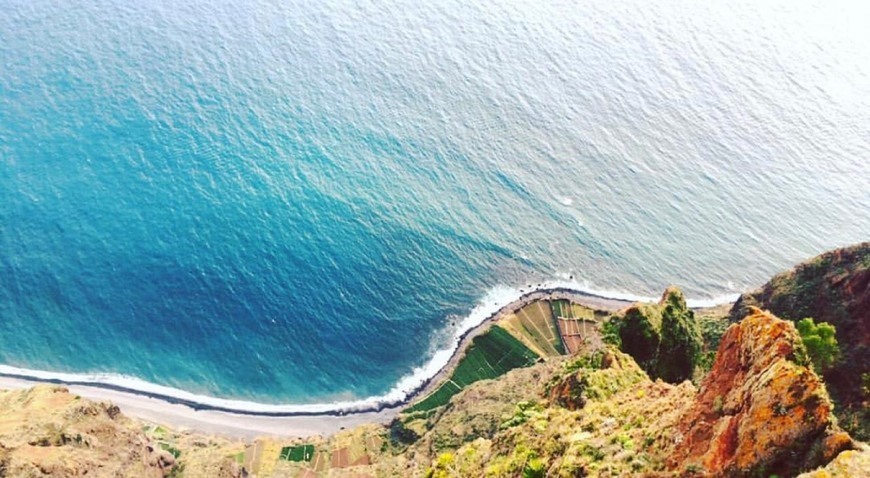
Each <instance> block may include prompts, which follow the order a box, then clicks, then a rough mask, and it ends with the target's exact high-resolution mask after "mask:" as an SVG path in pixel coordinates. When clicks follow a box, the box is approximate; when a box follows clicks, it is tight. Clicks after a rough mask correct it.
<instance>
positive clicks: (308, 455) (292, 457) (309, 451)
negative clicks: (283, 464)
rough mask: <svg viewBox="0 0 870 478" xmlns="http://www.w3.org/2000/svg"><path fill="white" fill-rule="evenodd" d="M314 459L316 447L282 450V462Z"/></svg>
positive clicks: (306, 446)
mask: <svg viewBox="0 0 870 478" xmlns="http://www.w3.org/2000/svg"><path fill="white" fill-rule="evenodd" d="M313 457H314V445H298V446H285V447H284V448H281V456H280V458H281V459H282V460H287V461H311V459H312V458H313Z"/></svg>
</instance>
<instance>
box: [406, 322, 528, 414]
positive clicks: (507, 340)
mask: <svg viewBox="0 0 870 478" xmlns="http://www.w3.org/2000/svg"><path fill="white" fill-rule="evenodd" d="M538 358H539V356H538V354H536V353H534V352H532V351H531V350H530V349H529V348H528V347H526V346H525V345H523V343H522V342H520V341H519V340H517V339H516V338H515V337H514V336H512V335H511V334H510V333H509V332H508V331H506V330H505V329H503V328H501V327H499V326H497V325H496V326H493V327H492V328H490V329H489V330H488V331H486V332H484V333H483V334H481V335H478V336H477V337H475V338H474V340H472V342H471V345H470V346H469V347H468V350H467V351H466V353H465V356H464V357H462V359H461V360H460V361H459V364H458V365H457V366H456V370H454V371H453V374H451V375H450V378H449V379H448V380H447V381H446V382H444V383H443V384H442V385H441V386H440V387H438V389H437V390H435V391H434V392H432V394H430V395H429V396H427V397H425V398H424V399H422V400H421V401H419V402H417V403H416V404H415V405H414V406H412V407H410V408H408V409H407V410H406V412H418V411H426V410H432V409H434V408H437V407H440V406H442V405H446V404H447V402H448V401H450V397H452V396H454V395H456V394H457V393H459V392H460V391H461V390H462V389H463V388H465V387H466V386H468V385H470V384H472V383H474V382H477V381H478V380H485V379H492V378H496V377H500V376H502V375H504V374H505V373H507V372H508V371H510V370H513V369H515V368H519V367H527V366H529V365H531V364H533V363H535V361H536V360H537V359H538Z"/></svg>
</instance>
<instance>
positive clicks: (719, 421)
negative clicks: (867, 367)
mask: <svg viewBox="0 0 870 478" xmlns="http://www.w3.org/2000/svg"><path fill="white" fill-rule="evenodd" d="M750 312H751V313H750V315H749V316H748V317H746V318H745V319H743V320H742V321H741V322H740V323H738V324H735V325H732V326H731V327H730V328H729V329H728V330H727V332H726V333H725V336H724V337H723V338H722V342H721V344H720V346H719V350H718V353H717V356H716V361H715V362H714V364H713V368H712V370H711V371H710V374H709V375H708V376H707V377H706V379H705V380H704V381H703V383H702V385H701V390H700V392H699V393H698V396H697V397H696V399H695V402H694V405H693V406H692V407H691V409H690V410H689V411H688V413H687V414H686V415H685V416H684V417H683V419H682V420H681V421H680V422H681V425H680V433H681V435H682V440H681V441H680V443H679V445H678V446H677V448H676V449H675V450H674V453H673V455H672V456H671V458H670V460H669V466H670V467H671V468H672V469H675V470H678V471H684V472H686V471H692V470H694V471H700V472H701V473H702V474H710V475H715V476H769V475H771V474H776V475H780V476H793V475H795V474H796V473H797V472H800V471H802V470H807V469H812V468H815V467H818V466H820V465H824V464H825V463H827V461H830V460H831V459H833V458H834V457H835V456H837V454H838V453H839V452H840V451H842V450H844V449H846V448H849V447H851V446H852V442H851V440H850V439H849V437H848V435H845V434H844V433H841V432H840V433H838V432H837V430H836V426H835V425H834V423H833V417H832V415H831V412H832V405H831V402H830V400H829V399H828V394H827V392H826V390H825V386H824V384H823V383H822V381H821V380H820V379H819V378H818V377H817V376H816V375H815V373H813V371H812V370H811V369H810V368H808V367H807V363H806V357H805V354H804V352H803V350H802V347H803V345H802V343H801V341H800V337H799V336H798V333H797V331H796V330H795V328H794V325H793V324H792V323H791V322H788V321H784V320H780V319H778V318H776V317H774V316H773V315H771V314H770V313H767V312H762V311H760V310H758V309H751V310H750Z"/></svg>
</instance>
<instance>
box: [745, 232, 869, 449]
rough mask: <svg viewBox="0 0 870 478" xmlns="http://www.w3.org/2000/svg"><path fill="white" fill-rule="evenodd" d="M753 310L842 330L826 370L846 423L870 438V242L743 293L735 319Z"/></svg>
mask: <svg viewBox="0 0 870 478" xmlns="http://www.w3.org/2000/svg"><path fill="white" fill-rule="evenodd" d="M751 307H760V308H762V309H766V310H770V311H771V312H773V313H774V314H776V315H778V316H780V317H782V318H784V319H788V320H793V321H797V320H800V319H802V318H804V317H812V318H814V319H815V320H816V321H817V322H819V321H821V322H827V323H830V324H832V325H834V326H835V327H836V329H837V335H836V338H837V342H838V343H839V346H840V351H841V354H840V357H839V360H838V361H837V362H836V363H835V364H834V366H833V367H831V368H830V369H828V370H825V371H824V373H823V374H824V378H825V382H826V383H827V384H828V387H829V389H830V391H831V396H832V397H833V399H834V403H835V404H836V408H835V412H836V414H837V416H838V418H840V423H841V425H842V426H843V427H844V428H846V429H847V430H849V432H850V433H852V434H854V435H855V436H856V437H857V438H860V439H861V440H865V441H866V440H870V242H865V243H862V244H857V245H854V246H851V247H847V248H844V249H837V250H835V251H831V252H827V253H824V254H821V255H819V256H817V257H815V258H813V259H810V260H809V261H807V262H804V263H802V264H799V265H797V266H796V267H794V268H793V269H791V270H789V271H786V272H783V273H781V274H778V275H776V276H775V277H773V278H772V279H771V280H770V282H768V283H767V284H765V285H764V286H762V287H761V288H760V289H758V290H756V291H753V292H749V293H746V294H743V295H742V296H741V297H740V298H739V299H738V300H737V302H736V303H735V304H734V307H733V308H732V310H731V320H732V321H737V320H740V319H741V318H743V317H744V316H745V314H746V311H747V310H748V309H749V308H751Z"/></svg>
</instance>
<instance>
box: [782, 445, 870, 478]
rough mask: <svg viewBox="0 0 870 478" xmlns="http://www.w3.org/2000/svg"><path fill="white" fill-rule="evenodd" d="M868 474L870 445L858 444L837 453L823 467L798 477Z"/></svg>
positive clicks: (838, 477)
mask: <svg viewBox="0 0 870 478" xmlns="http://www.w3.org/2000/svg"><path fill="white" fill-rule="evenodd" d="M867 475H870V447H868V446H867V445H860V446H859V447H858V449H856V450H846V451H844V452H843V453H840V454H839V455H837V457H836V458H834V460H833V461H831V462H830V463H828V464H827V466H825V467H824V468H820V469H818V470H813V471H810V472H807V473H804V474H802V475H800V476H799V477H798V478H854V477H856V476H867Z"/></svg>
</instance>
